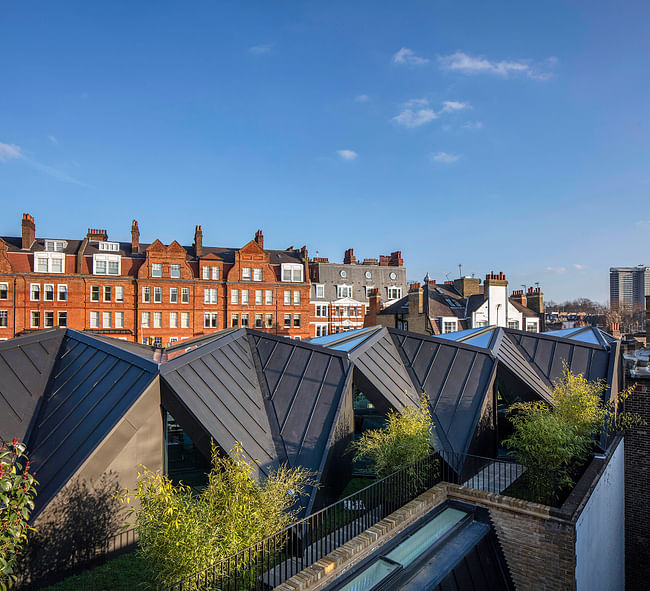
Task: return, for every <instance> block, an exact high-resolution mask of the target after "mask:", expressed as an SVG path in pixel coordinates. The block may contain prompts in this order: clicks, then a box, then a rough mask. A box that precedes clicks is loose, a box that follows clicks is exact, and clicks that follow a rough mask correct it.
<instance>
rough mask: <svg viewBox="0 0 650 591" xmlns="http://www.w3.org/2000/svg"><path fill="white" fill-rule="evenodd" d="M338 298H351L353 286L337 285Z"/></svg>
mask: <svg viewBox="0 0 650 591" xmlns="http://www.w3.org/2000/svg"><path fill="white" fill-rule="evenodd" d="M336 297H337V298H351V297H352V286H351V285H346V284H345V283H344V284H343V285H337V286H336Z"/></svg>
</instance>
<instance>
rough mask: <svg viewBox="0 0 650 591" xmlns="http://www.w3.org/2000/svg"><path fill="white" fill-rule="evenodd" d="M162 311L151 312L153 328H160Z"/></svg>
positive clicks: (161, 325)
mask: <svg viewBox="0 0 650 591" xmlns="http://www.w3.org/2000/svg"><path fill="white" fill-rule="evenodd" d="M162 316H163V315H162V312H154V313H153V327H154V328H162V327H163V321H162Z"/></svg>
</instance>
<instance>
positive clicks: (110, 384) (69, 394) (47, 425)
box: [26, 329, 158, 513]
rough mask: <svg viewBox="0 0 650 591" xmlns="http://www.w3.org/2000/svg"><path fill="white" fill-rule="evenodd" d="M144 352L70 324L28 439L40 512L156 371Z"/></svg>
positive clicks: (135, 398)
mask: <svg viewBox="0 0 650 591" xmlns="http://www.w3.org/2000/svg"><path fill="white" fill-rule="evenodd" d="M157 370H158V366H157V365H156V364H155V363H152V362H151V361H148V360H146V359H144V358H143V357H138V356H135V355H133V354H131V353H129V352H127V351H125V350H123V349H121V348H119V347H115V346H112V345H110V344H108V343H105V342H103V341H99V340H97V339H94V338H92V337H89V336H87V335H85V334H84V333H81V332H77V331H73V330H70V329H67V330H66V331H65V336H64V337H63V341H62V343H61V349H60V351H59V354H58V356H57V358H56V363H55V364H54V368H53V370H52V373H51V377H50V380H49V383H48V386H47V389H46V392H45V395H44V396H43V401H42V404H41V406H40V409H39V410H38V412H37V415H36V417H37V418H36V421H35V424H34V427H33V429H32V430H31V433H30V434H29V436H28V439H27V441H26V443H27V448H28V450H29V453H30V458H31V460H32V462H33V467H34V470H35V471H36V473H37V479H38V481H39V483H40V485H39V489H38V496H37V498H36V504H37V507H36V512H37V513H38V512H39V511H40V509H42V508H43V507H44V506H45V505H46V504H47V503H48V502H49V501H50V500H51V499H52V498H53V497H54V496H55V495H56V493H57V492H58V491H59V490H60V489H61V488H62V487H63V486H64V485H65V484H66V482H67V481H68V480H69V479H70V478H71V477H72V475H73V474H74V473H75V472H76V471H77V470H78V468H79V467H80V466H81V465H82V463H83V462H84V460H86V459H87V458H88V456H89V455H90V454H91V452H92V451H93V450H94V449H95V448H96V447H97V445H99V443H101V442H102V441H103V440H104V438H105V437H106V436H107V435H108V433H109V431H110V430H111V429H112V428H113V427H114V426H115V425H116V424H117V423H118V421H119V420H120V419H121V418H122V417H123V416H124V414H125V413H126V411H127V410H128V409H129V408H130V406H131V405H132V404H133V403H134V402H135V401H136V400H137V398H138V397H139V396H140V395H141V394H142V392H143V391H144V390H145V388H146V387H147V386H148V385H149V384H150V383H151V381H152V380H153V379H154V377H155V376H156V373H157Z"/></svg>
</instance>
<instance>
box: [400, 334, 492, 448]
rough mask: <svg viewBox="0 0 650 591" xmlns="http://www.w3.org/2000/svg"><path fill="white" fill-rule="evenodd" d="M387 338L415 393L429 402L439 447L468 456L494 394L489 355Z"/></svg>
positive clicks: (444, 343)
mask: <svg viewBox="0 0 650 591" xmlns="http://www.w3.org/2000/svg"><path fill="white" fill-rule="evenodd" d="M389 332H390V334H391V336H392V338H393V341H394V342H395V345H396V346H397V349H398V350H399V351H400V353H401V355H402V360H403V362H404V364H405V365H406V367H407V368H408V370H409V374H410V375H411V377H412V379H413V381H414V383H415V384H416V387H417V388H418V390H420V391H421V392H424V393H426V395H427V396H428V398H429V404H430V407H431V412H432V415H433V419H434V422H435V426H436V429H435V431H434V437H436V438H437V439H439V445H440V446H441V447H442V449H445V450H447V451H452V452H455V453H457V454H458V453H460V454H464V453H467V450H468V448H469V444H470V442H471V439H472V436H473V435H474V431H475V430H476V425H477V423H478V420H479V417H480V414H481V411H482V409H483V404H484V402H485V399H486V397H487V396H488V394H489V392H490V391H491V388H492V384H493V381H494V377H495V371H496V360H495V359H494V358H493V357H492V356H491V355H490V353H489V351H486V350H485V349H479V348H478V347H473V346H471V345H465V344H461V343H455V342H450V341H448V340H445V339H440V338H437V337H430V336H427V335H422V334H416V333H412V332H406V331H401V330H396V329H390V330H389Z"/></svg>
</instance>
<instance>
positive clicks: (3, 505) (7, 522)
mask: <svg viewBox="0 0 650 591" xmlns="http://www.w3.org/2000/svg"><path fill="white" fill-rule="evenodd" d="M37 484H38V483H37V482H36V480H35V479H34V475H33V474H32V473H31V472H30V462H29V460H28V459H27V455H26V454H25V444H23V443H20V442H19V441H18V440H17V439H14V440H13V441H11V442H8V441H3V442H2V444H1V445H0V590H2V591H5V590H6V589H8V588H9V587H11V586H12V585H13V584H14V583H15V582H16V574H17V571H16V564H17V561H18V557H19V553H20V551H21V546H22V545H23V543H24V542H25V540H26V538H27V532H28V531H29V530H30V529H32V528H30V526H29V525H28V520H29V516H30V514H31V512H32V511H33V510H34V498H35V497H36V485H37Z"/></svg>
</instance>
